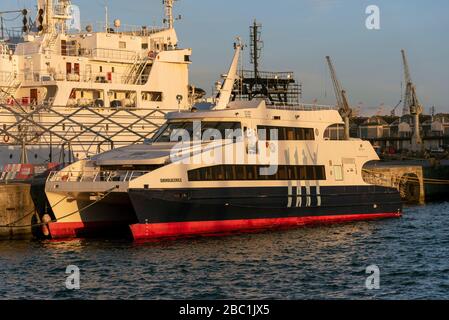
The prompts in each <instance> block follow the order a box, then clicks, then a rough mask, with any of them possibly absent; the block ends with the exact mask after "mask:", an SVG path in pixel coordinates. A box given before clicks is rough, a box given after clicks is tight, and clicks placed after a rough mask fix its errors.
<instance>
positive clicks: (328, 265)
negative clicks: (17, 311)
mask: <svg viewBox="0 0 449 320" xmlns="http://www.w3.org/2000/svg"><path fill="white" fill-rule="evenodd" d="M448 218H449V203H437V204H429V205H426V206H414V207H406V208H405V210H404V217H403V218H401V219H391V220H382V221H371V222H356V223H347V224H342V225H332V226H321V227H314V228H300V229H294V230H293V229H292V230H278V231H266V232H260V233H251V234H237V235H230V236H225V237H204V238H194V239H182V240H176V241H172V240H170V241H160V242H149V243H133V242H131V241H127V240H72V241H31V240H26V241H0V298H1V299H22V298H25V299H342V298H348V299H429V298H433V299H449V220H448ZM69 265H75V266H77V267H78V268H79V270H80V289H79V290H68V289H67V288H66V277H68V276H69V275H68V274H66V268H67V266H69ZM370 265H376V266H377V267H378V268H379V270H380V283H379V289H373V290H368V289H367V288H366V285H365V282H366V279H367V277H368V276H369V275H370V274H367V273H366V268H367V267H368V266H370Z"/></svg>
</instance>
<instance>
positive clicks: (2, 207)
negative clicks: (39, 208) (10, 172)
mask: <svg viewBox="0 0 449 320" xmlns="http://www.w3.org/2000/svg"><path fill="white" fill-rule="evenodd" d="M33 213H34V204H33V201H32V199H31V196H30V184H27V183H23V184H22V183H14V184H0V239H27V238H31V237H32V233H31V227H29V225H30V223H31V219H32V217H33ZM15 222H16V223H15ZM13 223H14V226H15V227H10V228H5V227H3V226H5V225H8V224H13Z"/></svg>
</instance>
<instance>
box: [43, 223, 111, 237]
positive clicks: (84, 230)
mask: <svg viewBox="0 0 449 320" xmlns="http://www.w3.org/2000/svg"><path fill="white" fill-rule="evenodd" d="M117 225H118V223H116V222H115V223H112V222H52V223H49V224H48V228H49V230H50V235H51V238H52V239H70V238H79V237H81V236H86V235H95V234H96V233H98V232H101V231H103V230H107V229H109V228H112V227H115V226H117Z"/></svg>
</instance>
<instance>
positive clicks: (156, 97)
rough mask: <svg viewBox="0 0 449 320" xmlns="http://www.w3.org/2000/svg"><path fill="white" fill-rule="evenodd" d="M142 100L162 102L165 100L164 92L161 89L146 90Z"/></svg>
mask: <svg viewBox="0 0 449 320" xmlns="http://www.w3.org/2000/svg"><path fill="white" fill-rule="evenodd" d="M142 100H144V101H153V102H161V101H162V100H163V96H162V92H159V91H144V92H142Z"/></svg>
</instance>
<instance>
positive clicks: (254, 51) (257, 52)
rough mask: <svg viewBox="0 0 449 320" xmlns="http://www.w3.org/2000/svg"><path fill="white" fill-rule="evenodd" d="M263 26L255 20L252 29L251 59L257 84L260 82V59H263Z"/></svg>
mask: <svg viewBox="0 0 449 320" xmlns="http://www.w3.org/2000/svg"><path fill="white" fill-rule="evenodd" d="M261 29H262V25H261V24H258V23H257V21H256V20H254V23H253V25H252V26H251V27H250V38H251V44H250V49H251V50H250V59H251V63H252V64H253V66H254V79H255V80H256V84H257V83H258V82H259V81H258V80H259V59H260V57H261V52H262V47H263V42H262V40H261V38H260V37H261V31H260V30H261Z"/></svg>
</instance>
